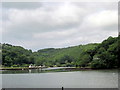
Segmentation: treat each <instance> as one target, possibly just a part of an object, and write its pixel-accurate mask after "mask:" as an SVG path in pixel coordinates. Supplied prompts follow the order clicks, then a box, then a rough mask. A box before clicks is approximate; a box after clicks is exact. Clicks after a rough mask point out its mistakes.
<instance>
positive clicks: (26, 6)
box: [2, 2, 42, 9]
mask: <svg viewBox="0 0 120 90" xmlns="http://www.w3.org/2000/svg"><path fill="white" fill-rule="evenodd" d="M2 7H3V8H6V9H9V8H16V9H35V8H38V7H42V3H38V2H3V3H2Z"/></svg>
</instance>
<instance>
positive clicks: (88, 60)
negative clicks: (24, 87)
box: [0, 36, 120, 70]
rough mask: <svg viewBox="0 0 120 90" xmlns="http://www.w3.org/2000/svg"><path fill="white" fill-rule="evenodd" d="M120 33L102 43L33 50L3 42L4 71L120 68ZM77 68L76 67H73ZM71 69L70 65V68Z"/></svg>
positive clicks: (0, 52)
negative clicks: (47, 68) (119, 64)
mask: <svg viewBox="0 0 120 90" xmlns="http://www.w3.org/2000/svg"><path fill="white" fill-rule="evenodd" d="M119 42H120V36H118V37H111V36H110V37H108V38H107V39H106V40H104V41H103V42H101V43H90V44H86V45H78V46H72V47H67V48H56V49H55V48H46V49H40V50H38V51H35V52H33V51H32V50H28V49H24V48H23V47H21V46H13V45H11V44H5V43H4V44H0V45H1V47H2V48H1V49H0V54H1V58H0V59H1V60H0V61H2V62H0V63H2V65H1V68H0V70H28V69H39V68H46V67H70V69H71V70H76V69H77V70H78V69H79V70H83V69H84V70H87V69H91V70H93V69H113V68H115V69H116V68H118V63H119V62H118V56H119V50H120V45H119ZM72 67H75V68H72ZM66 69H68V68H66Z"/></svg>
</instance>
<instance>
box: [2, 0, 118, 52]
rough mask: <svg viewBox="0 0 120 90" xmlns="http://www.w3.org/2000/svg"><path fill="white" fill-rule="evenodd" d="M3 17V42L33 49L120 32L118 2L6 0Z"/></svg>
mask: <svg viewBox="0 0 120 90" xmlns="http://www.w3.org/2000/svg"><path fill="white" fill-rule="evenodd" d="M1 19H2V26H0V33H2V43H9V44H12V45H19V46H23V47H24V48H27V49H32V50H33V51H35V50H39V49H43V48H61V47H68V46H75V45H80V44H88V43H99V42H101V41H102V40H104V39H106V38H108V37H109V36H113V37H116V36H117V35H118V29H117V28H118V26H117V25H118V6H117V2H68V1H67V2H39V3H38V2H37V3H35V2H26V3H25V2H18V3H17V2H9V3H8V2H4V3H3V4H2V18H1V17H0V21H1ZM0 23H1V22H0Z"/></svg>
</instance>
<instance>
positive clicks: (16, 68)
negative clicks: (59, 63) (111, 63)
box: [0, 67, 117, 71]
mask: <svg viewBox="0 0 120 90" xmlns="http://www.w3.org/2000/svg"><path fill="white" fill-rule="evenodd" d="M44 68H56V67H1V68H0V70H30V69H44ZM60 68H61V67H60ZM60 68H58V69H60ZM63 69H65V70H68V71H79V70H104V69H107V68H90V67H81V68H80V67H77V68H76V67H67V68H66V67H63ZM112 69H117V68H112Z"/></svg>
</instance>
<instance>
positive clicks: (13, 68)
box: [0, 67, 45, 70]
mask: <svg viewBox="0 0 120 90" xmlns="http://www.w3.org/2000/svg"><path fill="white" fill-rule="evenodd" d="M42 68H45V67H2V68H0V70H30V69H42Z"/></svg>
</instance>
